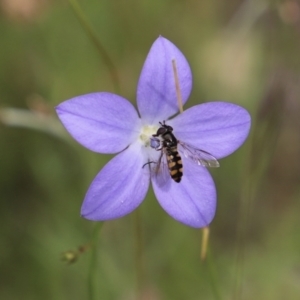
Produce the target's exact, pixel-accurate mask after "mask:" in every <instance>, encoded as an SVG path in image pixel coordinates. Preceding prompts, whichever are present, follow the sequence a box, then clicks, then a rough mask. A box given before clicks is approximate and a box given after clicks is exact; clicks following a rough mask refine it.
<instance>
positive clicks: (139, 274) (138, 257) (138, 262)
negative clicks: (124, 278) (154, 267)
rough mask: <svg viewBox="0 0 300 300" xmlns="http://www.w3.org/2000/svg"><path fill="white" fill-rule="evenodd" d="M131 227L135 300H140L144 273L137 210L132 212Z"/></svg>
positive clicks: (141, 240)
mask: <svg viewBox="0 0 300 300" xmlns="http://www.w3.org/2000/svg"><path fill="white" fill-rule="evenodd" d="M133 225H134V233H135V267H136V285H137V296H136V297H137V299H141V297H142V292H143V288H144V281H145V273H144V267H143V239H142V236H143V235H142V228H141V217H140V212H139V209H136V210H135V211H134V212H133Z"/></svg>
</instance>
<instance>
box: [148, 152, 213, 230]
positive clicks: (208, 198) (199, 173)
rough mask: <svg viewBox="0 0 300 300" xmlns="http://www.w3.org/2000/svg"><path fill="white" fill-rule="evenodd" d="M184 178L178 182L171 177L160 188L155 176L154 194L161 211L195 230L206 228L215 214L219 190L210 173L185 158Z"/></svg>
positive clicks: (183, 159) (153, 180)
mask: <svg viewBox="0 0 300 300" xmlns="http://www.w3.org/2000/svg"><path fill="white" fill-rule="evenodd" d="M182 162H183V176H182V179H181V181H180V182H179V183H177V182H175V181H174V180H173V179H171V177H170V176H169V179H168V182H167V183H165V184H164V185H161V184H160V183H159V181H158V180H157V178H156V177H155V176H153V179H152V184H153V189H154V193H155V195H156V198H157V199H158V202H159V203H160V205H161V206H162V208H163V209H164V210H165V211H166V212H167V213H168V214H169V215H170V216H172V217H173V218H174V219H175V220H177V221H179V222H181V223H183V224H185V225H188V226H191V227H195V228H201V227H205V226H207V225H208V224H209V223H210V222H211V221H212V219H213V217H214V215H215V211H216V189H215V184H214V182H213V179H212V177H211V175H210V174H209V172H208V170H207V169H206V168H204V167H202V166H199V165H197V164H196V163H194V162H193V161H191V160H189V159H186V158H185V157H182Z"/></svg>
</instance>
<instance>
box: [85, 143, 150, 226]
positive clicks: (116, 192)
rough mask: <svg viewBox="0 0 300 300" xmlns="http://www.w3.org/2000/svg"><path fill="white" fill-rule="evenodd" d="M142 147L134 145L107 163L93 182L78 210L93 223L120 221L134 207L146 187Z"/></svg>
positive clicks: (145, 191)
mask: <svg viewBox="0 0 300 300" xmlns="http://www.w3.org/2000/svg"><path fill="white" fill-rule="evenodd" d="M141 147H142V146H141V145H140V144H139V143H135V144H133V145H131V146H130V147H129V148H128V149H126V150H125V151H123V152H121V153H120V154H118V155H117V156H115V157H114V158H113V159H112V160H110V161H109V162H108V163H107V164H106V165H105V166H104V168H103V169H102V170H101V171H100V173H98V175H97V176H96V178H95V179H94V180H93V182H92V184H91V186H90V187H89V190H88V192H87V194H86V196H85V199H84V202H83V204H82V207H81V215H82V216H83V217H84V218H86V219H88V220H92V221H104V220H110V219H115V218H120V217H122V216H124V215H127V214H129V213H130V212H131V211H133V210H134V209H135V208H137V207H138V206H139V205H140V203H141V202H142V201H143V199H144V198H145V196H146V193H147V191H148V187H149V181H150V175H149V168H143V164H144V163H145V162H146V161H147V157H145V155H144V153H143V152H142V149H141Z"/></svg>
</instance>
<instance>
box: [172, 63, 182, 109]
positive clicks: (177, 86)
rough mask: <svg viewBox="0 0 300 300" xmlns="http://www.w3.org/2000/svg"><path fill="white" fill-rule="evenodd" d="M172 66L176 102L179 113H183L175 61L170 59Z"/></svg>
mask: <svg viewBox="0 0 300 300" xmlns="http://www.w3.org/2000/svg"><path fill="white" fill-rule="evenodd" d="M172 66H173V74H174V80H175V88H176V95H177V101H178V108H179V111H180V113H183V105H182V96H181V91H180V85H179V79H178V72H177V67H176V61H175V59H172Z"/></svg>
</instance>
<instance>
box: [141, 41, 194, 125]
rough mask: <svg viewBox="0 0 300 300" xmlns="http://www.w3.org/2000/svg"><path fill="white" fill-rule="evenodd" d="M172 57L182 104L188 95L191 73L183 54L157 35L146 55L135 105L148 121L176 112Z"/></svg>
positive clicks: (157, 119)
mask: <svg viewBox="0 0 300 300" xmlns="http://www.w3.org/2000/svg"><path fill="white" fill-rule="evenodd" d="M173 59H174V60H175V61H176V66H177V73H178V77H179V85H180V91H181V94H182V101H183V104H184V103H185V102H186V101H187V99H188V97H189V95H190V92H191V89H192V74H191V69H190V66H189V64H188V62H187V60H186V58H185V57H184V55H183V54H182V53H181V52H180V50H179V49H178V48H177V47H176V46H175V45H174V44H172V43H171V42H170V41H169V40H167V39H165V38H163V37H159V38H158V39H157V40H156V41H155V42H154V43H153V45H152V47H151V49H150V52H149V54H148V56H147V58H146V61H145V63H144V66H143V69H142V72H141V75H140V79H139V83H138V88H137V105H138V109H139V112H140V114H141V118H142V119H143V120H144V121H145V123H147V124H150V125H152V124H155V123H158V121H161V120H165V119H167V118H168V117H170V116H172V115H173V114H175V113H176V112H178V102H177V96H176V89H175V80H174V72H173V67H172V60H173Z"/></svg>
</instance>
